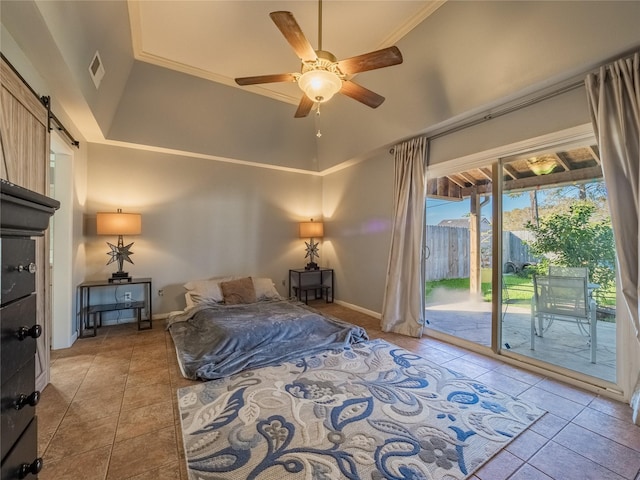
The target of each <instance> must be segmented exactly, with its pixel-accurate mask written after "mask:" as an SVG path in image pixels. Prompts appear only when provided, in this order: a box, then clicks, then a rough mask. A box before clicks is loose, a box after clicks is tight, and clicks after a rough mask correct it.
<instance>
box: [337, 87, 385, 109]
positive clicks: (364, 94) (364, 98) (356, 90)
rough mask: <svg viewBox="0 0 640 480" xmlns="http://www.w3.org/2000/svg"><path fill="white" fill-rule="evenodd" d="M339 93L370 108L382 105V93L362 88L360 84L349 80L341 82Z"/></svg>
mask: <svg viewBox="0 0 640 480" xmlns="http://www.w3.org/2000/svg"><path fill="white" fill-rule="evenodd" d="M340 93H342V94H344V95H346V96H347V97H351V98H353V99H354V100H357V101H359V102H360V103H364V104H365V105H367V106H368V107H371V108H377V107H379V106H380V105H382V102H384V97H383V96H382V95H378V94H377V93H375V92H372V91H371V90H369V89H367V88H364V87H363V86H362V85H358V84H357V83H354V82H352V81H350V80H345V81H344V82H342V88H341V89H340Z"/></svg>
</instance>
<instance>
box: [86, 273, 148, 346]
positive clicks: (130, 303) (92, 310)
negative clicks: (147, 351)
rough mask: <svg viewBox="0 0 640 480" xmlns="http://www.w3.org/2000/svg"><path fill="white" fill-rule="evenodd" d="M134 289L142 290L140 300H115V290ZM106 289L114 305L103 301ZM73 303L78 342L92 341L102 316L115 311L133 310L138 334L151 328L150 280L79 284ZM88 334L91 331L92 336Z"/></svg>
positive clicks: (138, 279)
mask: <svg viewBox="0 0 640 480" xmlns="http://www.w3.org/2000/svg"><path fill="white" fill-rule="evenodd" d="M135 285H141V286H142V291H143V298H137V297H136V298H132V299H128V300H127V299H126V300H122V299H118V295H119V294H118V293H117V292H118V289H120V290H122V289H123V288H128V289H131V290H133V289H135V288H136V287H135ZM106 289H112V290H113V291H114V293H113V298H114V301H112V302H111V301H105V300H104V296H105V293H106V292H105V290H106ZM92 292H93V296H92ZM96 297H98V298H96ZM76 303H77V307H78V316H79V320H80V328H79V337H80V338H86V337H95V336H96V334H97V328H98V327H99V326H102V314H103V313H104V312H113V311H117V310H133V311H134V312H135V315H136V319H137V322H138V330H148V329H150V328H152V322H151V279H150V278H134V279H132V280H131V281H130V282H126V283H112V282H109V281H107V280H104V281H94V282H84V283H81V284H80V285H78V288H77V290H76ZM143 310H144V312H145V315H144V316H143V315H142V312H143ZM145 324H146V325H145ZM91 330H93V333H90V331H91Z"/></svg>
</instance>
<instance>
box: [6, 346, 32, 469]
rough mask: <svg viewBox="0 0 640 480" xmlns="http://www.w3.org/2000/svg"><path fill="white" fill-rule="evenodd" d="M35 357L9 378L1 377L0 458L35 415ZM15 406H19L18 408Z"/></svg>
mask: <svg viewBox="0 0 640 480" xmlns="http://www.w3.org/2000/svg"><path fill="white" fill-rule="evenodd" d="M35 363H36V359H35V357H31V360H29V361H28V362H27V363H26V364H25V365H24V366H23V367H22V368H21V369H20V370H18V371H17V372H16V373H15V374H14V375H13V376H12V377H11V378H9V379H5V378H3V379H2V389H0V392H1V393H0V432H1V436H2V438H0V458H4V456H5V455H6V454H7V453H8V452H9V450H10V449H11V446H12V445H13V444H14V443H15V442H16V440H18V437H20V434H21V433H22V432H23V430H24V429H25V428H26V426H27V425H29V422H30V421H31V419H32V418H33V416H34V415H35V408H34V407H35V404H37V403H38V401H39V400H40V392H36V391H35V388H36V372H35ZM17 407H20V408H19V409H18V408H17Z"/></svg>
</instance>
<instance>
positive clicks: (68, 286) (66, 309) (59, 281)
mask: <svg viewBox="0 0 640 480" xmlns="http://www.w3.org/2000/svg"><path fill="white" fill-rule="evenodd" d="M51 152H52V153H53V154H54V155H55V167H54V176H53V179H52V182H53V184H54V192H53V197H54V198H55V199H56V200H59V201H60V209H59V210H58V211H56V213H55V215H54V228H53V235H51V241H52V242H53V247H54V248H53V258H52V271H51V276H50V278H51V284H52V285H51V287H50V288H51V292H52V296H51V304H52V305H51V332H50V336H51V348H52V349H53V350H57V349H60V348H68V347H70V346H71V345H73V342H75V340H76V338H77V336H78V333H77V331H76V329H75V321H74V314H73V304H74V299H75V297H74V293H73V202H74V198H73V195H74V193H73V192H74V188H73V156H74V152H73V150H72V149H71V148H70V147H69V145H68V144H67V143H66V142H65V141H64V140H63V138H62V137H61V136H60V135H59V134H58V132H56V131H55V130H54V131H53V132H51Z"/></svg>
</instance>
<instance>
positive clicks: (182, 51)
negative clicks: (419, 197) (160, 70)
mask: <svg viewBox="0 0 640 480" xmlns="http://www.w3.org/2000/svg"><path fill="white" fill-rule="evenodd" d="M443 3H444V0H437V1H424V0H419V1H418V0H410V1H402V0H393V1H331V0H325V1H324V2H323V6H322V10H323V12H322V27H323V28H322V46H323V49H324V50H328V51H330V52H332V53H333V54H334V55H336V56H337V57H338V58H340V59H344V58H349V57H352V56H355V55H360V54H363V53H367V52H370V51H373V50H377V49H380V48H384V47H388V46H391V45H394V44H396V42H397V41H398V40H400V39H401V38H402V37H403V36H404V35H406V34H407V33H408V32H410V31H411V30H412V29H413V28H414V27H415V26H416V25H418V24H419V23H420V22H422V21H423V20H424V19H425V18H427V17H428V16H429V15H430V14H431V13H433V12H434V11H435V10H436V9H437V8H438V7H439V6H440V5H442V4H443ZM128 5H129V17H130V22H131V32H132V39H133V50H134V55H135V58H136V59H137V60H141V61H145V62H149V63H153V64H156V65H160V66H163V67H166V68H170V69H173V70H177V71H181V72H184V73H188V74H191V75H196V76H199V77H202V78H206V79H209V80H212V81H215V82H219V83H222V84H225V85H229V86H233V87H237V88H243V89H246V90H250V91H252V92H254V93H258V94H262V95H266V96H269V97H272V98H276V99H278V100H282V101H285V102H289V103H292V104H297V103H298V102H299V100H300V95H301V93H300V90H299V89H298V87H297V85H295V84H266V85H260V86H252V87H238V86H237V85H236V83H235V82H234V80H233V79H234V78H236V77H243V76H252V75H263V74H272V73H289V72H297V71H299V70H300V61H299V59H298V58H297V57H296V55H295V54H294V52H293V50H292V49H291V47H290V46H289V44H288V43H287V42H286V40H285V39H284V37H283V36H282V34H281V33H280V32H279V31H278V29H277V28H276V26H275V25H274V23H273V22H272V21H271V19H270V18H269V13H270V12H272V11H277V10H286V11H290V12H292V13H293V15H294V16H295V18H296V20H297V22H298V24H299V25H300V27H301V29H302V31H303V32H304V34H305V36H306V37H307V39H308V40H309V42H310V43H311V45H312V46H313V47H314V48H317V47H318V3H317V2H315V1H295V2H294V1H289V2H274V1H209V2H204V1H181V2H165V1H129V4H128ZM373 74H374V73H363V74H361V75H362V78H361V79H360V80H359V81H361V82H362V83H363V85H364V86H366V75H373Z"/></svg>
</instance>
